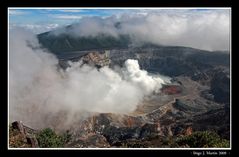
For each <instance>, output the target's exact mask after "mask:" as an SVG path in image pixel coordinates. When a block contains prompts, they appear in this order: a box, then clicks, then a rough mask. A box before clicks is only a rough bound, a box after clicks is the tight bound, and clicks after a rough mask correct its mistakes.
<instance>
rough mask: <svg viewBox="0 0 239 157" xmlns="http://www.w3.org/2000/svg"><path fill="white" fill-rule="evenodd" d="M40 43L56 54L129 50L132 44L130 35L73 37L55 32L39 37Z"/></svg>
mask: <svg viewBox="0 0 239 157" xmlns="http://www.w3.org/2000/svg"><path fill="white" fill-rule="evenodd" d="M37 37H38V39H39V41H40V43H41V44H42V45H43V46H44V47H45V48H47V49H49V50H50V51H51V52H53V53H55V54H59V53H63V52H69V51H84V50H95V49H97V50H101V49H113V48H120V49H122V48H128V46H129V45H130V44H131V40H130V37H129V36H128V35H119V36H118V37H113V36H110V35H107V34H99V35H97V36H87V37H84V36H82V37H73V36H72V35H69V34H66V33H62V34H59V35H55V34H54V33H53V32H46V33H42V34H38V35H37Z"/></svg>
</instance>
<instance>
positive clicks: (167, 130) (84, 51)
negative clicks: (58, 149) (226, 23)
mask: <svg viewBox="0 0 239 157" xmlns="http://www.w3.org/2000/svg"><path fill="white" fill-rule="evenodd" d="M38 38H39V41H40V43H41V44H42V45H43V47H45V48H47V49H49V50H51V51H52V52H53V53H55V54H56V56H57V57H58V59H59V65H60V67H61V68H63V69H65V68H66V67H67V66H69V64H68V62H67V61H69V60H71V61H73V62H74V61H78V60H80V59H82V58H83V59H87V62H86V64H88V63H89V58H90V56H91V55H92V54H94V53H92V52H97V53H99V56H101V55H103V52H104V51H105V50H107V52H108V54H107V56H106V57H107V59H104V60H107V66H110V67H111V68H114V67H115V66H123V63H124V61H125V60H127V59H137V60H138V61H139V64H140V67H141V68H142V69H145V70H147V71H149V72H150V73H151V74H153V75H157V74H162V75H165V76H169V77H171V83H170V84H167V85H165V86H164V87H163V88H162V89H161V92H160V93H155V94H153V95H151V96H149V97H146V98H145V99H144V101H143V102H142V103H141V104H139V105H138V108H137V109H136V110H135V111H134V112H132V113H129V114H113V113H93V114H92V116H90V117H88V118H87V119H85V120H83V121H82V120H79V121H76V122H75V124H74V125H72V126H70V127H68V128H61V129H60V130H63V131H66V130H68V131H69V132H68V133H69V134H71V139H70V140H69V141H67V142H66V143H65V147H189V146H190V145H187V144H185V143H184V144H182V145H180V144H179V143H177V142H175V141H177V140H178V138H182V137H184V136H190V135H192V134H193V133H194V132H197V131H212V132H215V133H216V134H218V135H219V136H220V138H223V139H227V140H230V69H229V63H230V58H229V57H230V56H229V53H228V52H216V51H213V52H209V51H204V50H198V49H193V48H188V47H175V46H156V45H152V44H148V43H147V44H142V45H140V46H133V47H132V46H131V45H130V44H131V42H130V40H129V38H128V37H125V36H121V37H120V38H118V39H114V38H113V37H108V36H104V35H101V36H99V37H97V38H78V39H75V38H70V37H69V36H67V35H62V36H60V37H57V36H52V35H50V34H49V32H48V33H44V34H40V35H38ZM87 55H88V56H87ZM108 60H110V62H108ZM104 63H105V62H104ZM96 65H99V64H98V63H97V64H96ZM103 66H105V64H104V65H103ZM100 67H101V66H99V67H98V68H100ZM122 103H123V102H122ZM53 129H56V130H59V125H58V127H55V128H54V127H53ZM165 141H167V142H166V143H165ZM170 141H171V144H170ZM172 141H173V142H172Z"/></svg>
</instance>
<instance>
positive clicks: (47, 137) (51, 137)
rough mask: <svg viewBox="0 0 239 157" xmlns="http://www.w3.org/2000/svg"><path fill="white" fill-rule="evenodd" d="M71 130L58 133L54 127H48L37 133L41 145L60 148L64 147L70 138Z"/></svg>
mask: <svg viewBox="0 0 239 157" xmlns="http://www.w3.org/2000/svg"><path fill="white" fill-rule="evenodd" d="M70 137H71V136H70V134H69V132H66V133H64V134H63V135H57V134H56V133H55V132H54V131H53V130H52V129H50V128H46V129H43V130H42V131H41V132H39V133H38V134H37V140H38V142H39V146H40V147H43V148H59V147H64V145H65V143H66V142H68V141H69V139H70Z"/></svg>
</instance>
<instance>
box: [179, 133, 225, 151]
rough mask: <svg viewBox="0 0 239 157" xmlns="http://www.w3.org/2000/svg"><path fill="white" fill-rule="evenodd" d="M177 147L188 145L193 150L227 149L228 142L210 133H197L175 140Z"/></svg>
mask: <svg viewBox="0 0 239 157" xmlns="http://www.w3.org/2000/svg"><path fill="white" fill-rule="evenodd" d="M176 143H177V144H178V145H180V146H181V145H184V146H185V145H188V146H189V147H193V148H208V147H210V148H212V147H213V148H215V147H217V148H227V147H230V142H229V141H228V140H226V139H222V138H220V136H219V135H218V134H217V133H215V132H211V131H197V132H194V133H193V134H192V135H188V136H184V137H181V138H179V139H177V140H176Z"/></svg>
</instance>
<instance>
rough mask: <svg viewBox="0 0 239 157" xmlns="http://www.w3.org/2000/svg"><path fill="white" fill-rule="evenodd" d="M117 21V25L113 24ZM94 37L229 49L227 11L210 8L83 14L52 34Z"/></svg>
mask: <svg viewBox="0 0 239 157" xmlns="http://www.w3.org/2000/svg"><path fill="white" fill-rule="evenodd" d="M117 22H119V23H120V24H119V25H118V27H117V28H116V27H115V24H116V23H117ZM61 33H68V34H71V35H73V36H76V37H77V36H96V35H98V34H101V33H105V34H109V35H112V36H114V37H117V36H118V35H120V34H128V35H130V36H131V38H132V39H133V42H136V43H137V42H151V43H154V44H160V45H173V46H188V47H194V48H199V49H205V50H229V38H230V35H229V34H230V13H229V11H228V10H225V11H209V12H197V13H195V12H194V13H187V14H186V13H184V12H182V13H181V12H176V13H174V14H173V13H170V14H167V13H147V12H146V14H144V15H142V14H123V15H121V16H119V17H117V16H111V17H108V18H101V17H84V18H82V19H81V20H80V22H79V23H77V24H74V25H73V27H72V28H71V29H57V30H55V31H54V34H55V35H58V34H61Z"/></svg>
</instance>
